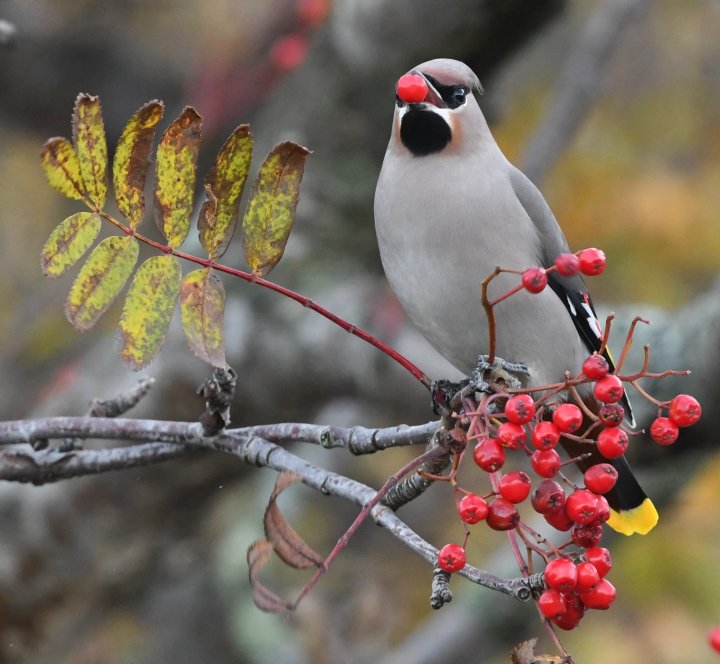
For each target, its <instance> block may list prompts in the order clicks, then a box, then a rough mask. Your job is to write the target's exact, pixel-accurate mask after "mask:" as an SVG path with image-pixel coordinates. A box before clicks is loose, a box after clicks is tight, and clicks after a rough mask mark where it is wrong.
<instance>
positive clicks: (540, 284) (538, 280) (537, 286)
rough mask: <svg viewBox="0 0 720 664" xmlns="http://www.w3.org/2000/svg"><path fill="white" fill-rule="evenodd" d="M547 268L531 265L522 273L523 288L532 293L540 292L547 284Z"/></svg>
mask: <svg viewBox="0 0 720 664" xmlns="http://www.w3.org/2000/svg"><path fill="white" fill-rule="evenodd" d="M547 282H548V280H547V274H545V268H542V267H530V268H528V269H527V270H525V271H524V272H523V273H522V285H523V288H524V289H525V290H526V291H528V292H530V293H540V292H542V291H543V290H545V286H547Z"/></svg>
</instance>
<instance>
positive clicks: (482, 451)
mask: <svg viewBox="0 0 720 664" xmlns="http://www.w3.org/2000/svg"><path fill="white" fill-rule="evenodd" d="M473 461H475V463H476V464H477V465H478V466H480V468H482V469H483V470H484V471H485V472H487V473H494V472H495V471H496V470H498V469H499V468H502V465H503V464H504V463H505V451H504V450H503V448H502V447H501V446H500V443H498V441H497V440H495V439H494V438H482V439H481V440H480V441H479V442H478V444H477V445H475V449H474V450H473Z"/></svg>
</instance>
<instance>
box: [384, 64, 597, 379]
mask: <svg viewBox="0 0 720 664" xmlns="http://www.w3.org/2000/svg"><path fill="white" fill-rule="evenodd" d="M412 71H413V72H414V73H419V74H421V75H423V76H424V77H425V78H426V80H427V81H428V84H429V86H430V88H431V89H432V90H433V91H434V92H435V93H437V97H436V98H438V99H439V97H440V96H441V93H440V92H438V90H442V91H444V93H445V94H449V93H448V90H451V89H452V86H462V87H464V88H465V89H467V92H468V94H467V96H466V98H465V102H464V103H463V104H461V105H459V106H458V107H457V108H449V107H445V108H443V107H442V106H443V104H442V103H440V104H439V105H438V104H434V103H430V102H422V103H420V104H404V103H402V102H400V103H399V104H398V106H397V107H396V109H395V115H394V119H393V127H392V134H391V137H390V143H389V145H388V149H387V152H386V154H385V159H384V162H383V166H382V170H381V173H380V178H379V180H378V184H377V189H376V192H375V227H376V231H377V237H378V244H379V247H380V255H381V258H382V263H383V267H384V270H385V274H386V275H387V278H388V280H389V282H390V285H391V286H392V288H393V290H394V291H395V294H396V295H397V297H398V299H399V300H400V302H401V304H402V305H403V307H404V308H405V310H406V312H407V314H408V315H409V317H410V318H411V320H412V321H413V323H414V324H415V325H416V326H417V327H418V328H419V330H420V331H421V332H422V333H423V334H424V335H425V337H426V338H427V339H428V340H429V341H430V343H431V344H432V345H433V346H434V347H435V348H436V349H437V350H438V351H439V352H440V353H441V354H442V355H444V356H445V357H446V358H447V359H448V360H449V361H450V362H451V363H452V364H453V365H454V366H456V367H457V368H458V369H460V370H461V371H463V372H464V373H465V374H469V373H470V372H471V371H472V369H473V368H474V366H475V365H476V362H477V357H478V355H479V354H480V353H487V352H488V338H487V322H486V317H485V313H484V311H483V308H482V303H481V291H480V287H481V283H482V281H483V280H484V279H485V277H487V276H488V275H489V274H490V273H491V272H492V271H493V270H494V269H495V267H496V266H502V267H508V268H516V269H524V268H528V267H533V266H537V265H542V266H545V267H548V266H549V265H551V264H552V261H553V260H554V258H555V257H556V256H557V255H558V254H560V253H563V252H566V251H568V245H567V241H566V240H565V236H564V235H563V233H562V230H561V229H560V227H559V226H558V224H557V221H556V220H555V217H554V216H553V214H552V212H551V210H550V208H549V207H548V205H547V203H546V202H545V199H544V198H543V196H542V194H540V192H539V191H538V190H537V189H536V187H535V186H534V185H533V184H532V183H531V182H530V181H529V180H528V179H527V178H526V177H525V175H523V173H521V172H520V171H519V170H518V169H516V168H515V167H514V166H513V165H512V164H511V163H510V162H509V161H508V160H507V159H506V158H505V156H504V155H503V154H502V152H501V151H500V148H499V147H498V145H497V144H496V142H495V140H494V138H493V137H492V134H491V133H490V130H489V128H488V125H487V122H486V121H485V118H484V116H483V114H482V111H481V110H480V107H479V105H478V103H477V100H476V99H475V96H474V95H473V94H472V91H473V90H478V89H479V82H478V80H477V77H476V76H475V74H474V73H473V72H472V71H471V70H470V69H469V68H468V67H467V66H466V65H464V64H463V63H461V62H457V61H455V60H445V59H443V60H431V61H429V62H426V63H423V64H421V65H418V66H417V67H415V68H414V69H413V70H412ZM410 112H414V113H415V114H416V116H415V117H418V116H417V113H419V112H422V113H428V112H429V113H434V114H436V115H439V116H441V117H442V118H443V120H444V121H445V122H446V123H447V124H448V125H449V127H450V136H451V138H450V140H449V142H448V143H447V145H445V146H444V147H442V149H440V150H437V151H434V152H431V153H429V154H423V155H421V156H418V155H417V154H414V153H413V151H411V149H409V148H408V147H407V145H406V144H405V142H404V140H403V137H402V134H401V122H402V119H403V117H404V116H405V114H407V113H410ZM440 128H441V129H442V127H440ZM405 138H407V137H405ZM555 279H556V283H555V287H556V289H555V290H552V289H551V288H546V289H545V290H544V291H543V292H542V293H539V294H530V293H527V292H525V291H521V292H519V293H517V294H516V295H514V296H512V297H511V298H509V299H508V300H506V301H504V302H502V303H501V304H499V305H498V306H497V307H496V309H495V314H496V320H497V349H496V352H497V355H499V356H500V357H502V358H504V359H506V360H510V361H516V362H522V363H524V364H526V365H527V366H528V369H529V370H530V381H529V382H530V384H531V385H541V384H547V383H552V382H557V381H560V380H562V378H563V375H564V372H565V371H568V370H569V371H571V372H573V373H576V372H578V371H579V370H580V366H581V364H582V361H583V360H584V358H585V357H587V355H588V347H587V344H586V343H584V342H583V340H582V338H581V336H580V335H579V333H578V330H577V328H576V324H575V323H574V321H573V317H572V316H571V314H570V309H572V308H573V306H572V305H568V302H567V301H566V302H563V300H562V298H563V297H565V294H564V291H565V289H567V291H568V292H575V293H576V294H579V293H584V292H585V289H584V285H583V282H582V280H581V279H580V278H579V277H575V278H572V279H564V278H559V279H558V278H557V277H555ZM518 280H519V276H517V275H501V276H500V277H499V278H498V279H496V280H495V282H494V283H493V286H492V288H491V296H492V297H497V296H498V295H500V294H502V293H504V292H506V291H507V290H509V289H510V288H512V287H514V286H515V285H517V284H518ZM556 290H557V291H558V292H556ZM586 309H587V311H581V312H576V313H577V314H578V315H579V316H581V317H582V316H585V317H588V316H590V314H591V309H590V305H589V304H588V305H587V307H586ZM593 323H594V321H593ZM593 333H594V330H593Z"/></svg>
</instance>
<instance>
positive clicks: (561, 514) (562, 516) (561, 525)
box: [543, 509, 573, 533]
mask: <svg viewBox="0 0 720 664" xmlns="http://www.w3.org/2000/svg"><path fill="white" fill-rule="evenodd" d="M543 518H544V519H545V521H547V522H548V523H549V524H550V525H551V526H552V527H553V528H555V530H559V531H560V532H563V533H564V532H566V531H568V530H570V528H572V527H573V522H572V521H571V520H570V517H569V516H568V515H567V514H566V513H565V509H560V510H556V511H555V512H548V513H547V514H543Z"/></svg>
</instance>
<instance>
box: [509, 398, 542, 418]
mask: <svg viewBox="0 0 720 664" xmlns="http://www.w3.org/2000/svg"><path fill="white" fill-rule="evenodd" d="M505 417H507V418H508V421H509V422H513V423H514V424H525V423H527V422H529V421H530V420H531V419H532V418H533V417H535V402H534V401H533V398H532V397H531V396H530V395H529V394H516V395H515V396H514V397H510V398H509V399H508V400H507V402H506V403H505Z"/></svg>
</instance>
